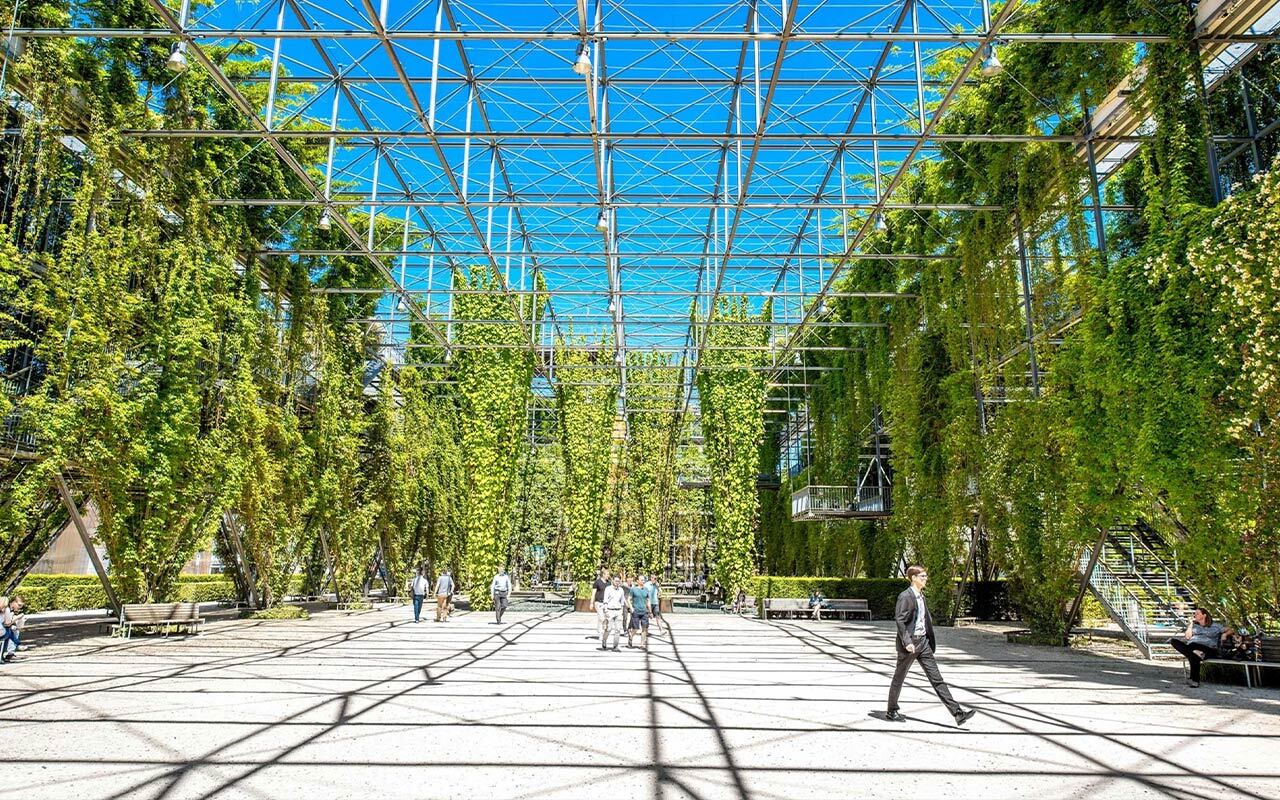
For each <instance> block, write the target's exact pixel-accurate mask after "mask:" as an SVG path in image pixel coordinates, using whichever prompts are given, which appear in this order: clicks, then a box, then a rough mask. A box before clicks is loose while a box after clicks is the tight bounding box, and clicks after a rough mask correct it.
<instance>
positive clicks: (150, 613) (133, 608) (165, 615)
mask: <svg viewBox="0 0 1280 800" xmlns="http://www.w3.org/2000/svg"><path fill="white" fill-rule="evenodd" d="M199 616H200V613H199V611H198V610H197V608H196V604H195V603H125V604H124V605H123V606H121V608H120V620H121V621H122V622H132V623H134V624H143V625H147V624H156V623H161V622H178V621H185V620H190V619H196V618H198V617H199Z"/></svg>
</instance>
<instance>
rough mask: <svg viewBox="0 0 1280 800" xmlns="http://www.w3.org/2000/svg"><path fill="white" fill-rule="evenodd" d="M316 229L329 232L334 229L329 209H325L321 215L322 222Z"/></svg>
mask: <svg viewBox="0 0 1280 800" xmlns="http://www.w3.org/2000/svg"><path fill="white" fill-rule="evenodd" d="M316 227H317V228H319V229H320V230H322V231H327V230H329V229H330V228H332V227H333V221H332V220H330V219H329V209H327V208H326V209H325V210H324V211H323V212H322V213H321V214H320V221H319V222H317V223H316Z"/></svg>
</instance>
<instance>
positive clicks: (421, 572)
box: [409, 567, 455, 622]
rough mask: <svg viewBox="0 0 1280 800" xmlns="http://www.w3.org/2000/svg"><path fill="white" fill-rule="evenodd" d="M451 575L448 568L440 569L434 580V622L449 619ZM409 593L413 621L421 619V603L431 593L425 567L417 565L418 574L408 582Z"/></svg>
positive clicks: (451, 600) (451, 603)
mask: <svg viewBox="0 0 1280 800" xmlns="http://www.w3.org/2000/svg"><path fill="white" fill-rule="evenodd" d="M454 588H455V587H454V583H453V576H452V575H450V574H449V570H447V569H445V570H441V571H440V575H439V576H438V577H437V578H436V582H435V598H436V622H445V621H447V620H448V619H449V611H450V610H451V609H452V607H453V592H454ZM409 594H410V595H411V596H412V597H413V621H414V622H421V621H422V604H423V601H425V600H426V598H427V597H428V596H430V595H431V578H430V576H428V575H427V570H426V568H425V567H418V574H417V575H415V576H414V578H413V581H411V582H410V584H409Z"/></svg>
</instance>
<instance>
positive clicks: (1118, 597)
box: [1077, 545, 1151, 658]
mask: <svg viewBox="0 0 1280 800" xmlns="http://www.w3.org/2000/svg"><path fill="white" fill-rule="evenodd" d="M1104 546H1105V545H1104ZM1091 553H1092V550H1091V548H1089V547H1085V548H1084V551H1083V552H1082V553H1081V556H1080V561H1079V565H1078V567H1077V568H1078V569H1079V570H1080V571H1081V572H1082V573H1083V572H1084V571H1085V570H1086V569H1088V568H1089V562H1090V560H1091ZM1085 580H1086V581H1087V582H1088V584H1089V588H1090V589H1092V590H1093V595H1094V597H1096V598H1098V602H1099V603H1101V604H1102V607H1103V608H1105V609H1106V611H1107V613H1108V614H1109V615H1110V616H1111V619H1113V620H1115V622H1116V624H1118V625H1119V626H1120V629H1121V630H1123V631H1124V632H1125V635H1127V636H1128V637H1129V638H1130V639H1131V640H1133V643H1134V644H1136V645H1137V646H1138V650H1140V651H1141V652H1142V655H1143V657H1145V658H1151V642H1150V639H1149V637H1148V636H1147V628H1148V625H1147V620H1146V615H1145V613H1144V612H1143V608H1142V602H1141V601H1140V600H1139V599H1138V597H1137V595H1135V594H1134V593H1133V592H1131V591H1130V590H1129V587H1127V586H1125V585H1124V583H1123V582H1122V581H1121V580H1120V579H1119V578H1117V577H1116V576H1115V573H1113V572H1112V571H1111V569H1110V568H1109V567H1107V566H1106V565H1105V564H1104V563H1102V559H1100V558H1099V559H1097V560H1095V561H1094V563H1093V572H1092V574H1089V575H1085ZM1121 609H1123V610H1121Z"/></svg>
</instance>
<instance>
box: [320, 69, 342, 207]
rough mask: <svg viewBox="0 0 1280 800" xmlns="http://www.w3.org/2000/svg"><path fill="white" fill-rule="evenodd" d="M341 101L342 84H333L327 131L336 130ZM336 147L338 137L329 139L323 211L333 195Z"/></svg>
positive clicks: (325, 166)
mask: <svg viewBox="0 0 1280 800" xmlns="http://www.w3.org/2000/svg"><path fill="white" fill-rule="evenodd" d="M341 99H342V82H341V81H340V80H335V81H334V82H333V110H332V111H331V112H330V113H329V130H330V131H335V130H337V129H338V103H339V101H340V100H341ZM337 146H338V137H336V136H332V135H331V136H330V137H329V155H328V157H327V158H326V159H325V163H324V204H325V205H324V210H325V212H326V213H327V212H328V211H329V199H330V197H332V195H333V156H334V151H335V149H336V148H337Z"/></svg>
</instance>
